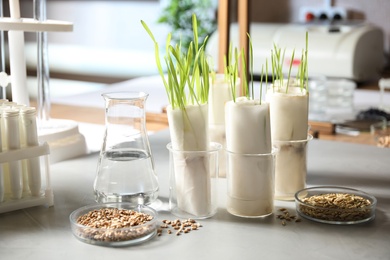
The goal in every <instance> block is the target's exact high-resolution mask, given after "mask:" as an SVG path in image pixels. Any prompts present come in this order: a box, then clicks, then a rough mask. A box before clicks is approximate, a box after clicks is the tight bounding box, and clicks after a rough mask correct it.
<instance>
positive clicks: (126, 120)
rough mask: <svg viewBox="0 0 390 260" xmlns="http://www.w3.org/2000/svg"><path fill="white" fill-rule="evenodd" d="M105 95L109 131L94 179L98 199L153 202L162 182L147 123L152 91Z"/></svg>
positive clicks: (145, 203) (107, 130)
mask: <svg viewBox="0 0 390 260" xmlns="http://www.w3.org/2000/svg"><path fill="white" fill-rule="evenodd" d="M102 96H103V98H104V100H105V133H104V139H103V144H102V148H101V151H100V157H99V161H98V165H97V175H96V178H95V182H94V192H95V198H96V201H97V202H130V203H134V204H135V205H139V204H143V205H147V204H150V203H152V202H154V201H155V200H156V199H157V196H158V190H159V186H158V180H157V176H156V173H155V170H154V164H153V158H152V153H151V149H150V145H149V139H148V134H147V131H146V125H145V102H146V99H147V97H148V94H146V93H143V92H117V93H105V94H103V95H102Z"/></svg>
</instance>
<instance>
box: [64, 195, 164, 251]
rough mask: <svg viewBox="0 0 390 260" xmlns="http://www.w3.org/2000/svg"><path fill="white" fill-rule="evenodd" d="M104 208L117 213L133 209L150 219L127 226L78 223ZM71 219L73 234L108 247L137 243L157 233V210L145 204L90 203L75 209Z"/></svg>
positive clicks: (86, 240)
mask: <svg viewBox="0 0 390 260" xmlns="http://www.w3.org/2000/svg"><path fill="white" fill-rule="evenodd" d="M102 210H108V211H109V212H112V211H114V210H117V213H115V214H117V215H118V214H119V215H120V214H124V213H123V212H125V213H126V214H127V213H128V212H129V211H133V213H134V214H138V215H137V216H140V218H144V217H148V221H143V222H140V224H133V225H132V226H126V225H123V226H125V227H122V226H121V225H120V224H118V225H117V226H114V227H110V228H107V227H104V226H103V225H101V226H102V227H91V226H89V225H84V224H80V223H78V219H79V218H80V217H81V216H84V215H86V214H89V213H90V214H92V212H94V211H95V212H101V211H102ZM121 210H122V211H121ZM123 210H124V211H123ZM121 212H122V213H121ZM69 219H70V224H71V228H72V233H73V235H74V236H75V237H76V238H77V239H78V240H80V241H82V242H85V243H88V244H92V245H99V246H107V247H121V246H130V245H136V244H140V243H143V242H146V241H148V240H150V239H152V238H153V237H155V235H156V234H157V212H156V211H155V210H154V209H152V208H150V207H148V206H144V205H136V206H135V205H134V204H131V203H124V202H115V203H100V204H94V205H88V206H85V207H81V208H79V209H77V210H75V211H73V212H72V213H71V214H70V216H69ZM97 226H98V225H97Z"/></svg>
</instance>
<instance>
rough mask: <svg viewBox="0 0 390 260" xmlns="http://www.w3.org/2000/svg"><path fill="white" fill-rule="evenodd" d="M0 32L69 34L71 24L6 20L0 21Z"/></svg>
mask: <svg viewBox="0 0 390 260" xmlns="http://www.w3.org/2000/svg"><path fill="white" fill-rule="evenodd" d="M0 30H2V31H25V32H71V31H73V23H70V22H64V21H57V20H45V21H37V20H35V19H32V18H20V19H14V18H8V17H4V18H1V19H0Z"/></svg>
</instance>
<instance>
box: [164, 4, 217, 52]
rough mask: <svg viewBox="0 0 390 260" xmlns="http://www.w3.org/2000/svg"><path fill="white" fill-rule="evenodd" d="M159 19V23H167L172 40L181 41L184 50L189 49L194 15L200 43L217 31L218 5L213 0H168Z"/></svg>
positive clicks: (174, 41)
mask: <svg viewBox="0 0 390 260" xmlns="http://www.w3.org/2000/svg"><path fill="white" fill-rule="evenodd" d="M164 2H165V3H166V4H165V5H164V8H163V10H162V13H161V16H160V17H159V19H158V22H159V23H164V24H167V25H168V26H169V27H170V31H171V32H174V33H172V42H173V43H179V42H180V43H181V45H182V48H183V50H187V49H188V46H189V44H190V42H191V41H192V40H193V38H192V36H193V32H192V15H193V14H195V15H196V18H197V21H198V28H197V29H198V37H199V39H198V40H199V45H202V44H203V42H204V40H205V38H206V37H207V36H208V35H210V34H211V33H212V32H214V31H215V29H216V27H217V22H216V17H215V16H216V15H215V13H216V5H215V4H214V2H215V1H213V0H166V1H163V3H164Z"/></svg>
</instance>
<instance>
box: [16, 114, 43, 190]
mask: <svg viewBox="0 0 390 260" xmlns="http://www.w3.org/2000/svg"><path fill="white" fill-rule="evenodd" d="M36 114H37V113H36V109H35V108H34V107H22V108H20V122H21V124H20V126H21V129H20V132H21V139H22V140H23V142H24V145H25V146H27V147H28V146H37V145H39V141H38V133H37V123H36ZM25 162H26V171H27V176H28V186H29V188H30V192H31V195H32V196H39V195H40V191H41V166H40V160H39V157H33V158H30V159H26V161H25Z"/></svg>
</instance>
